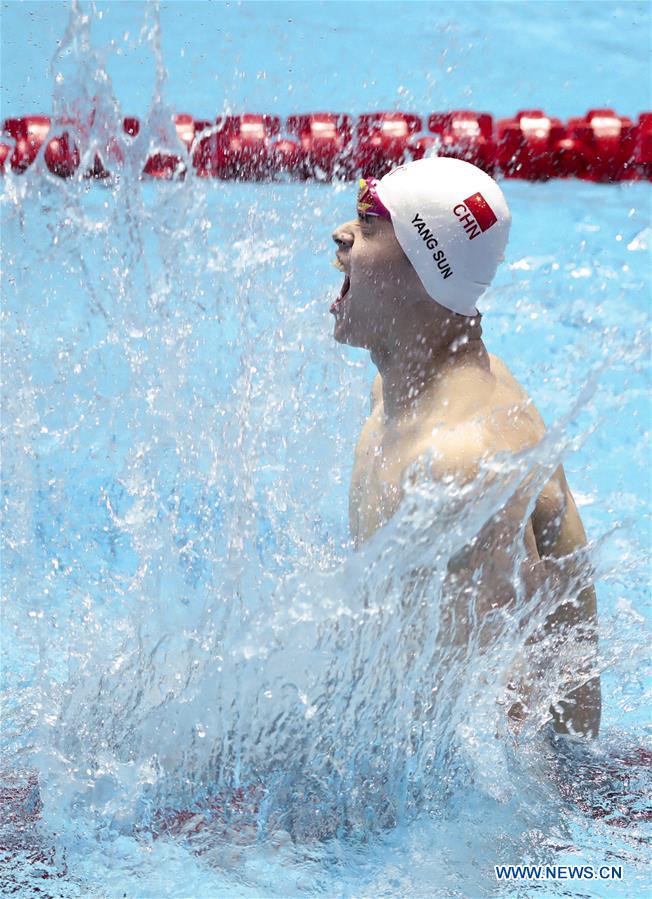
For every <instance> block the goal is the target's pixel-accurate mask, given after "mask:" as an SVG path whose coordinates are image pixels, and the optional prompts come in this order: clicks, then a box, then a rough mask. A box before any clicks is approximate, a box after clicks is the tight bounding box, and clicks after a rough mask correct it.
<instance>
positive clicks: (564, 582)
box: [435, 440, 600, 736]
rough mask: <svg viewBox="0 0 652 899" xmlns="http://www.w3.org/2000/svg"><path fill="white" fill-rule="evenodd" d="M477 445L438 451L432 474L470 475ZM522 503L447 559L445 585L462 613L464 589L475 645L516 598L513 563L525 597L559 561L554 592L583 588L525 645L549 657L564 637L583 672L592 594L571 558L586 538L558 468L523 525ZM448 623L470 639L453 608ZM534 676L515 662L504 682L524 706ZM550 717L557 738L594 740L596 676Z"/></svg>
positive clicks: (593, 618)
mask: <svg viewBox="0 0 652 899" xmlns="http://www.w3.org/2000/svg"><path fill="white" fill-rule="evenodd" d="M478 445H479V444H478V441H477V440H476V441H475V444H474V442H473V441H472V442H471V443H470V444H469V443H465V444H464V445H462V446H459V445H458V446H456V447H448V450H450V451H449V452H446V451H444V452H443V453H442V454H441V456H440V459H439V463H438V465H437V469H438V470H437V471H436V472H435V476H439V477H442V476H445V475H449V476H450V475H451V474H453V475H454V476H455V479H456V482H457V483H465V482H469V481H470V480H472V479H473V478H474V477H475V476H476V474H477V470H478V465H477V462H479V459H478V458H477V455H478ZM525 501H526V497H520V498H519V497H518V496H516V497H515V498H514V499H513V500H511V501H510V502H509V503H508V504H507V505H506V506H505V507H504V508H503V509H502V510H501V511H500V512H499V514H498V515H496V516H495V517H494V518H493V519H492V520H491V521H489V522H487V523H486V525H485V526H484V527H483V528H482V530H481V531H480V533H479V534H478V536H477V539H476V540H475V541H474V543H473V545H471V546H467V547H465V548H464V549H463V550H461V551H460V552H459V553H458V554H457V555H456V556H454V557H453V558H452V559H451V560H450V562H449V575H448V580H449V583H450V584H451V585H452V586H453V588H454V593H455V594H456V595H457V596H458V597H460V598H461V600H462V602H461V605H462V609H464V607H465V605H468V595H469V594H468V591H469V590H472V591H473V596H474V605H473V613H474V619H475V621H474V625H475V626H476V627H478V628H479V629H480V639H481V643H482V642H483V640H482V636H483V629H485V628H486V622H487V620H488V616H489V615H490V613H491V610H492V609H495V608H497V607H500V606H502V607H507V606H509V605H510V604H512V603H514V602H515V601H516V599H517V595H516V591H515V589H514V576H515V574H516V573H517V572H515V570H514V566H515V564H519V571H518V575H519V576H520V579H521V582H522V584H523V585H524V587H525V594H526V597H525V598H526V599H527V598H529V597H531V596H533V595H534V593H535V591H536V590H537V588H538V587H539V586H540V585H541V583H542V578H543V577H544V576H545V568H546V564H545V563H546V560H547V559H554V560H557V561H561V563H562V564H561V565H557V566H556V569H557V571H558V572H559V574H560V588H561V589H564V590H566V591H568V590H569V589H570V590H571V594H572V587H573V585H574V584H576V583H578V582H579V583H580V584H581V583H584V584H585V586H584V587H583V588H582V589H581V590H580V591H579V592H578V593H577V594H576V596H574V597H573V599H571V600H569V601H566V602H564V603H562V604H561V605H560V606H559V607H558V608H557V609H556V610H555V612H554V613H553V614H551V615H550V616H549V617H548V619H547V620H546V622H545V625H544V627H543V628H542V631H541V632H540V633H539V635H538V637H537V638H533V639H532V640H530V641H529V642H530V643H533V642H535V641H538V640H540V639H541V638H542V637H543V638H545V639H546V642H548V641H549V642H550V647H551V651H553V652H554V651H555V648H554V647H558V648H561V647H562V645H563V644H564V641H565V640H567V639H570V640H572V641H574V646H575V647H579V648H580V649H581V650H584V651H583V652H581V655H582V656H583V657H584V659H585V665H586V668H587V669H588V667H589V665H590V660H591V657H592V655H594V653H595V648H596V643H597V613H596V597H595V590H594V589H593V586H592V585H591V584H587V583H586V579H587V578H586V572H583V571H581V570H580V562H579V561H578V560H577V557H576V556H573V554H574V553H575V551H576V550H577V549H578V548H580V547H582V546H584V545H585V543H586V537H585V534H584V529H583V527H582V522H581V520H580V517H579V514H578V512H577V508H576V506H575V503H574V500H573V497H572V495H571V493H570V490H569V489H568V485H567V483H566V480H565V477H564V474H563V470H562V469H561V468H560V469H559V470H558V471H557V472H556V473H555V477H554V478H553V479H552V480H551V482H549V484H547V485H546V488H545V489H544V491H543V492H542V494H541V496H540V497H539V499H538V501H537V504H536V507H535V513H534V514H533V515H532V516H531V518H530V519H529V520H528V522H527V523H526V526H525V528H523V524H522V522H523V517H524V514H525V505H524V502H525ZM519 557H520V559H521V561H520V563H519V562H518V559H519ZM465 595H466V597H467V598H466V599H465V598H464V597H465ZM458 602H459V600H458ZM453 618H454V620H455V633H454V634H451V637H452V638H453V639H455V640H456V641H458V640H459V641H462V642H468V640H469V639H471V637H472V635H471V634H470V632H469V628H470V623H469V621H468V616H466V621H465V622H464V624H462V623H461V622H463V620H464V618H465V616H464V614H461V615H460V614H459V610H458V614H455V615H454V616H453ZM568 635H569V636H568ZM492 638H493V639H495V638H496V637H495V635H492V633H491V629H490V628H489V629H488V630H486V633H485V635H484V639H487V640H491V639H492ZM517 669H518V670H517ZM572 674H573V676H574V678H577V677H578V676H579V678H581V677H582V674H583V672H582V671H581V670H579V671H576V672H574V673H572ZM537 677H545V671H544V670H542V669H541V667H540V665H539V666H537V668H536V669H535V670H530V668H529V667H528V665H527V664H526V663H525V662H524V660H523V662H517V663H515V669H514V672H513V676H512V678H511V680H512V681H513V682H514V683H517V684H518V688H519V689H518V692H519V694H520V695H521V697H522V700H523V702H524V704H525V705H527V703H528V699H529V697H530V695H531V690H532V686H533V685H534V681H535V679H536V678H537ZM522 712H523V709H522V707H521V706H520V705H516V706H512V708H511V709H510V717H511V718H513V719H514V720H518V719H519V718H520V717H522ZM550 713H551V715H552V719H553V726H554V728H555V730H556V731H557V732H558V733H569V732H573V733H577V734H584V735H591V736H596V735H597V732H598V727H599V723H600V683H599V679H598V678H593V679H590V680H587V682H586V683H584V684H582V685H581V686H580V687H578V688H576V689H575V690H573V691H572V692H570V693H569V694H568V696H566V697H565V698H564V700H562V701H561V702H559V703H557V705H556V706H555V707H553V708H551V709H550Z"/></svg>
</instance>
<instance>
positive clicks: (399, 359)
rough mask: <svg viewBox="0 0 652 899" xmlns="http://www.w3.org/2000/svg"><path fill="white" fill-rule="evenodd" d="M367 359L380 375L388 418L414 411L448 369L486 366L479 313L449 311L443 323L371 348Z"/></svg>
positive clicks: (487, 365) (487, 361) (487, 358)
mask: <svg viewBox="0 0 652 899" xmlns="http://www.w3.org/2000/svg"><path fill="white" fill-rule="evenodd" d="M371 359H372V362H373V363H374V365H375V366H376V368H377V369H378V371H379V372H380V375H381V378H382V382H383V405H384V409H385V415H386V416H387V417H388V418H397V417H400V416H404V415H405V414H406V413H409V412H414V411H416V408H417V407H418V405H419V402H420V399H421V397H422V395H423V394H424V393H426V392H428V391H430V390H432V389H436V386H437V384H438V383H441V382H442V380H443V379H444V377H446V375H447V374H449V373H450V372H451V370H452V369H456V370H457V369H459V368H460V367H462V366H469V365H475V366H480V367H482V368H485V369H488V368H489V355H488V353H487V350H486V347H485V345H484V343H483V342H482V327H481V325H480V316H479V315H478V316H476V317H475V318H466V317H462V316H456V315H453V314H452V313H451V314H450V315H449V317H447V318H446V319H445V320H444V321H443V323H442V322H437V323H435V324H434V325H431V326H430V327H423V328H420V329H419V332H418V333H416V334H415V333H412V334H410V335H407V336H404V337H403V338H402V339H396V340H393V341H392V342H391V343H390V344H387V345H385V346H383V347H382V348H378V349H374V350H373V351H372V353H371Z"/></svg>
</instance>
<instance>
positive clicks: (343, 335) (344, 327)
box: [333, 320, 365, 349]
mask: <svg viewBox="0 0 652 899" xmlns="http://www.w3.org/2000/svg"><path fill="white" fill-rule="evenodd" d="M333 337H334V338H335V340H336V341H337V342H338V343H343V344H345V345H346V346H355V347H361V348H363V349H364V347H365V343H364V341H361V340H360V339H359V338H358V337H356V335H355V334H353V333H352V332H351V327H350V325H349V323H348V322H346V321H343V320H342V321H336V322H335V328H334V329H333Z"/></svg>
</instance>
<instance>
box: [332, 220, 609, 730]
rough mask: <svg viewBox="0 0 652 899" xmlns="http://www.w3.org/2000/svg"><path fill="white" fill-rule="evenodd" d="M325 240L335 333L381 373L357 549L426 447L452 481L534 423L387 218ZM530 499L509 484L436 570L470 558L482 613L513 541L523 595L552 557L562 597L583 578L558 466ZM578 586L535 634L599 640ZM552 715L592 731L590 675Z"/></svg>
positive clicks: (510, 380)
mask: <svg viewBox="0 0 652 899" xmlns="http://www.w3.org/2000/svg"><path fill="white" fill-rule="evenodd" d="M333 239H334V241H335V243H336V244H337V254H336V255H337V263H336V265H337V267H338V268H341V269H342V270H343V272H344V273H345V275H346V278H345V284H344V287H348V290H347V291H346V293H345V295H344V296H343V297H340V298H338V300H336V301H335V303H334V304H333V306H332V307H331V312H333V314H334V316H335V327H334V337H335V339H336V340H337V341H338V342H341V343H346V344H350V345H353V346H359V347H363V348H366V349H368V350H369V351H370V352H371V357H372V360H373V361H374V363H375V364H376V366H377V368H378V370H379V374H378V375H377V377H376V379H375V381H374V384H373V387H372V395H371V414H370V416H369V418H368V420H367V421H366V423H365V424H364V426H363V428H362V431H361V434H360V437H359V440H358V444H357V447H356V451H355V462H354V470H353V476H352V480H351V488H350V494H349V521H350V529H351V534H352V537H353V539H354V542H355V544H356V545H357V546H359V545H360V544H362V543H363V542H364V541H365V540H367V539H368V538H369V537H370V536H371V535H372V534H373V533H375V531H376V530H377V529H378V528H380V527H381V526H382V525H383V524H384V523H385V522H387V520H388V519H389V518H391V516H392V515H393V514H394V513H395V512H396V510H397V508H398V506H399V504H400V502H401V499H402V495H403V486H402V485H403V482H404V476H405V473H406V470H407V469H408V468H409V467H410V466H411V465H412V463H414V462H415V461H416V460H418V459H421V458H423V457H424V454H428V456H427V458H428V460H429V461H428V470H427V473H426V474H427V476H428V477H429V478H434V479H435V480H436V481H441V482H442V483H446V484H448V485H449V487H450V484H451V483H452V484H453V485H457V486H463V485H466V484H468V483H470V482H471V481H472V480H473V479H474V478H475V477H477V475H478V473H479V471H480V468H481V466H482V465H483V463H485V462H486V461H488V460H490V459H491V458H492V457H494V456H495V455H496V454H498V453H504V452H509V453H518V452H520V451H522V450H525V449H527V448H530V447H533V446H535V445H536V444H537V443H539V441H540V440H541V438H542V437H543V435H544V433H545V425H544V423H543V420H542V419H541V416H540V415H539V413H538V411H537V410H536V408H535V406H534V404H533V402H532V400H531V399H530V397H529V396H528V395H527V393H526V391H525V390H524V389H523V387H522V386H521V385H520V384H518V382H517V381H516V380H515V378H514V377H513V376H512V375H511V373H510V372H509V370H508V368H507V366H506V365H505V364H504V363H503V362H502V361H501V360H500V359H498V358H497V357H496V356H493V355H490V354H489V353H488V352H487V349H486V347H485V346H484V343H483V341H482V339H481V335H482V328H481V324H480V316H479V315H478V316H475V317H473V318H469V317H466V316H461V315H457V314H455V313H452V312H450V311H449V310H448V309H445V308H444V307H442V306H440V305H439V304H438V303H436V302H435V301H434V300H433V299H432V298H431V297H430V296H428V294H426V292H425V290H424V288H423V285H422V284H421V282H420V280H419V278H418V276H417V275H416V273H415V271H414V269H413V268H412V266H411V264H410V262H409V260H408V259H407V257H406V256H405V254H404V253H403V250H402V249H401V247H400V245H399V244H398V241H397V240H396V238H395V236H394V232H393V229H392V225H391V223H390V222H389V221H386V220H384V219H381V218H379V217H376V216H369V215H366V216H361V217H359V218H357V219H354V220H351V221H349V222H346V223H344V224H343V225H340V226H339V227H338V228H337V229H336V230H335V231H334V232H333ZM532 498H533V497H532ZM529 499H531V498H530V497H528V496H527V493H526V491H523V492H521V493H519V492H517V493H516V494H515V495H514V496H513V497H512V499H511V500H510V501H509V502H508V503H507V505H506V506H505V507H504V508H503V509H501V510H500V512H499V513H498V514H497V515H496V516H495V517H494V518H493V519H492V520H491V521H489V522H488V523H487V524H486V525H485V526H484V527H483V529H482V531H481V532H480V535H479V539H478V540H477V541H476V543H475V545H474V546H473V547H471V546H469V547H466V548H465V550H463V551H462V552H460V553H458V554H457V555H455V556H454V558H453V559H451V560H449V562H448V579H449V581H450V583H451V584H454V585H455V588H456V590H458V591H459V590H460V585H462V584H463V583H464V581H465V578H466V579H470V577H471V575H472V573H473V572H474V571H477V569H478V568H479V567H480V566H482V569H483V576H482V581H481V583H480V585H478V584H477V582H474V591H475V592H476V594H477V598H476V610H477V611H478V612H479V614H480V617H481V616H482V613H483V612H485V613H486V612H488V611H489V610H490V609H491V608H494V607H495V606H496V605H497V604H500V605H508V604H510V603H513V602H514V601H515V591H514V586H513V583H512V571H513V547H514V546H515V545H518V546H519V548H520V550H519V558H521V559H522V563H521V576H522V578H523V580H524V582H525V584H526V588H527V591H528V592H529V594H530V595H533V591H535V590H536V588H537V585H540V584H541V578H542V577H543V576H544V575H545V572H544V570H543V569H545V566H546V564H547V563H550V564H555V565H556V570H557V572H558V578H559V579H561V582H560V583H559V589H560V591H564V590H566V593H568V589H569V588H568V585H569V584H571V583H572V582H573V580H574V579H575V578H577V577H578V576H579V575H580V574H581V572H580V571H579V570H578V563H577V562H576V561H575V559H574V557H573V553H575V551H576V550H578V549H579V548H581V547H583V546H584V545H585V543H586V535H585V532H584V528H583V526H582V522H581V519H580V516H579V514H578V511H577V507H576V505H575V502H574V499H573V496H572V494H571V491H570V489H569V487H568V484H567V482H566V478H565V475H564V471H563V468H562V467H561V466H559V468H557V470H556V471H555V472H554V474H553V475H552V477H551V478H550V479H549V480H548V482H547V483H546V484H545V487H544V488H543V490H542V491H541V492H540V494H539V495H538V496H537V497H536V501H535V503H534V507H533V511H532V513H531V514H530V515H529V516H528V515H527V503H528V500H529ZM524 520H525V526H523V521H524ZM583 584H584V585H585V586H584V589H582V590H581V591H580V592H579V594H578V595H577V596H575V595H573V596H572V601H570V602H568V601H567V602H563V603H561V604H559V605H558V607H557V608H556V610H555V612H554V613H553V614H551V615H550V616H549V618H548V620H547V621H546V624H545V630H544V633H545V635H546V637H548V638H550V637H552V636H553V635H557V638H559V635H560V634H562V633H563V631H564V630H565V629H567V628H569V627H573V628H575V630H576V632H577V629H578V628H580V629H581V632H582V633H581V636H580V637H579V638H578V637H577V633H576V637H575V641H576V643H577V642H580V643H583V646H582V647H581V648H584V649H586V650H587V652H586V653H584V654H585V655H587V654H588V655H590V654H591V651H592V650H593V649H594V648H595V644H596V641H597V612H596V597H595V591H594V589H593V586H592V585H591V584H590V583H588V582H587V580H586V578H585V579H584V581H583ZM565 585H566V586H565ZM576 593H577V591H576ZM560 595H562V594H561V593H560ZM454 639H456V640H459V641H466V640H468V639H469V632H468V629H467V630H466V631H465V630H464V628H460V627H459V626H458V627H457V630H456V633H455V635H454ZM533 677H536V671H532V670H529V671H527V672H518V673H517V672H515V673H514V678H515V679H518V681H519V683H520V684H521V689H520V695H521V696H522V699H523V701H522V703H519V704H515V705H514V706H513V707H512V708H511V710H510V716H511V718H512V719H513V720H514V721H518V720H519V719H522V718H523V717H524V716H525V715H526V711H525V708H526V706H527V697H528V695H529V687H528V684H531V682H532V678H533ZM551 717H552V719H553V723H554V726H555V729H556V730H557V731H558V732H561V733H564V732H568V731H569V730H570V731H571V732H575V733H580V734H591V735H596V734H597V731H598V727H599V722H600V686H599V680H598V679H597V678H594V679H592V680H589V681H587V682H586V683H585V684H583V685H582V686H580V687H579V688H577V689H576V690H574V691H573V692H572V693H569V694H568V696H567V697H566V699H565V701H564V702H562V703H558V704H557V706H556V707H555V709H554V710H553V709H551Z"/></svg>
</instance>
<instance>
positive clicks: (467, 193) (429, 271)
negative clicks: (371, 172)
mask: <svg viewBox="0 0 652 899" xmlns="http://www.w3.org/2000/svg"><path fill="white" fill-rule="evenodd" d="M374 188H375V191H376V193H377V196H378V198H379V199H380V201H381V203H382V204H383V206H385V208H386V209H387V211H388V212H389V214H390V216H391V222H392V225H393V227H394V233H395V234H396V239H397V240H398V242H399V243H400V245H401V247H402V248H403V252H404V253H405V255H406V256H407V257H408V259H409V260H410V262H411V263H412V265H413V267H414V269H415V271H416V273H417V274H418V276H419V278H420V279H421V282H422V283H423V286H424V287H425V289H426V291H427V292H428V294H429V295H430V296H431V297H432V298H433V299H435V300H436V301H437V302H438V303H440V304H441V305H442V306H445V307H446V309H450V310H452V311H453V312H457V313H459V314H460V315H475V314H477V309H476V308H475V303H476V300H477V299H478V297H480V296H481V295H482V294H483V293H484V291H485V290H486V289H487V287H489V285H490V284H491V281H492V279H493V277H494V275H495V274H496V269H497V268H498V264H499V263H500V262H502V260H503V259H504V258H505V256H504V253H505V247H506V246H507V239H508V237H509V227H510V224H511V221H512V216H511V213H510V211H509V207H508V205H507V201H506V200H505V197H504V195H503V192H502V190H501V189H500V187H498V185H497V184H496V182H495V181H494V179H493V178H492V177H491V176H490V175H487V173H486V172H483V171H482V169H479V168H478V167H477V166H475V165H472V164H471V163H470V162H464V160H462V159H452V158H450V157H443V156H441V157H439V156H438V157H429V158H428V159H418V160H415V161H414V162H408V163H406V164H405V165H401V166H399V167H398V168H396V169H393V170H392V171H391V172H388V174H387V175H385V177H384V178H381V179H380V181H377V182H376V183H375V184H374Z"/></svg>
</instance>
